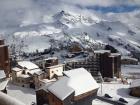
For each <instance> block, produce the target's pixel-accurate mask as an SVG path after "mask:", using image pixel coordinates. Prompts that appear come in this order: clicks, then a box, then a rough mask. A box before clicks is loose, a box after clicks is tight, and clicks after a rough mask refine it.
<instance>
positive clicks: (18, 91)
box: [7, 65, 140, 105]
mask: <svg viewBox="0 0 140 105" xmlns="http://www.w3.org/2000/svg"><path fill="white" fill-rule="evenodd" d="M122 72H123V74H124V76H128V74H129V72H132V73H133V72H136V73H140V65H125V66H122ZM130 81H131V80H130ZM99 86H100V88H99V90H98V95H100V96H103V95H104V94H106V93H107V94H109V95H110V96H112V97H113V100H118V99H119V98H124V99H126V100H127V101H128V105H134V104H135V103H137V102H138V101H139V100H140V98H136V97H133V96H130V95H129V84H128V85H126V84H122V83H121V82H120V80H118V81H117V82H111V83H106V82H105V83H103V84H102V85H101V84H99ZM101 87H102V88H101ZM101 89H102V91H101ZM7 90H8V95H10V96H12V97H14V98H16V99H18V100H20V101H22V102H23V103H25V104H26V105H30V104H31V103H32V102H36V94H35V90H33V89H30V88H25V87H19V86H15V85H13V84H11V83H9V84H8V86H7ZM101 104H102V105H109V104H108V103H106V102H102V101H100V100H94V101H93V105H101Z"/></svg>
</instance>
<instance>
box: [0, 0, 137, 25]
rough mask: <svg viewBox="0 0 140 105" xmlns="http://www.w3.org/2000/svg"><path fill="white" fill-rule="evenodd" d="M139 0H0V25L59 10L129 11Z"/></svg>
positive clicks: (35, 20) (19, 22)
mask: <svg viewBox="0 0 140 105" xmlns="http://www.w3.org/2000/svg"><path fill="white" fill-rule="evenodd" d="M139 7H140V0H0V17H1V18H0V23H1V26H0V27H7V26H16V25H19V24H21V22H23V21H26V20H27V21H30V22H40V21H41V20H40V19H41V17H42V16H43V15H44V14H50V13H55V12H58V11H61V10H70V11H71V10H74V11H85V10H86V11H88V10H90V11H92V10H95V11H98V12H101V13H108V12H131V11H134V10H137V9H139Z"/></svg>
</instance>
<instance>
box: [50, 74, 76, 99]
mask: <svg viewBox="0 0 140 105" xmlns="http://www.w3.org/2000/svg"><path fill="white" fill-rule="evenodd" d="M68 82H69V78H68V77H65V76H64V77H63V78H61V79H60V80H58V81H57V82H55V83H54V84H52V85H51V86H49V87H48V90H49V91H50V92H51V93H53V94H54V95H55V96H56V97H57V98H59V99H60V100H64V99H65V98H66V97H67V96H69V95H70V94H72V93H73V92H74V89H72V88H71V87H69V86H68V85H67V83H68Z"/></svg>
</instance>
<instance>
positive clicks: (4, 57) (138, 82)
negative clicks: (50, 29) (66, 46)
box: [0, 40, 140, 105]
mask: <svg viewBox="0 0 140 105" xmlns="http://www.w3.org/2000/svg"><path fill="white" fill-rule="evenodd" d="M69 52H70V53H68V54H67V55H65V56H63V58H64V59H63V60H62V59H60V57H57V56H43V57H41V59H33V58H30V59H27V58H28V57H26V58H25V59H18V58H16V57H12V56H11V55H10V50H9V48H8V46H7V45H6V43H4V40H0V91H1V92H0V105H101V104H102V105H140V65H139V61H138V60H137V59H135V58H130V57H122V56H121V54H119V53H118V52H112V51H111V49H109V50H106V49H105V50H95V51H90V52H89V51H83V50H82V49H80V48H78V47H77V46H73V47H72V48H71V49H70V51H69ZM77 56H82V58H78V57H77Z"/></svg>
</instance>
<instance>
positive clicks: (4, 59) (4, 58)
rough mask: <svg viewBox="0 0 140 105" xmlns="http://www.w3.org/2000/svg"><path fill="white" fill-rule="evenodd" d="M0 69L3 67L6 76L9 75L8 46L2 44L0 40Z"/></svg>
mask: <svg viewBox="0 0 140 105" xmlns="http://www.w3.org/2000/svg"><path fill="white" fill-rule="evenodd" d="M0 44H2V45H0V69H3V70H4V71H5V73H6V76H7V77H9V73H10V60H9V52H8V46H7V45H3V44H4V41H3V40H0Z"/></svg>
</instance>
